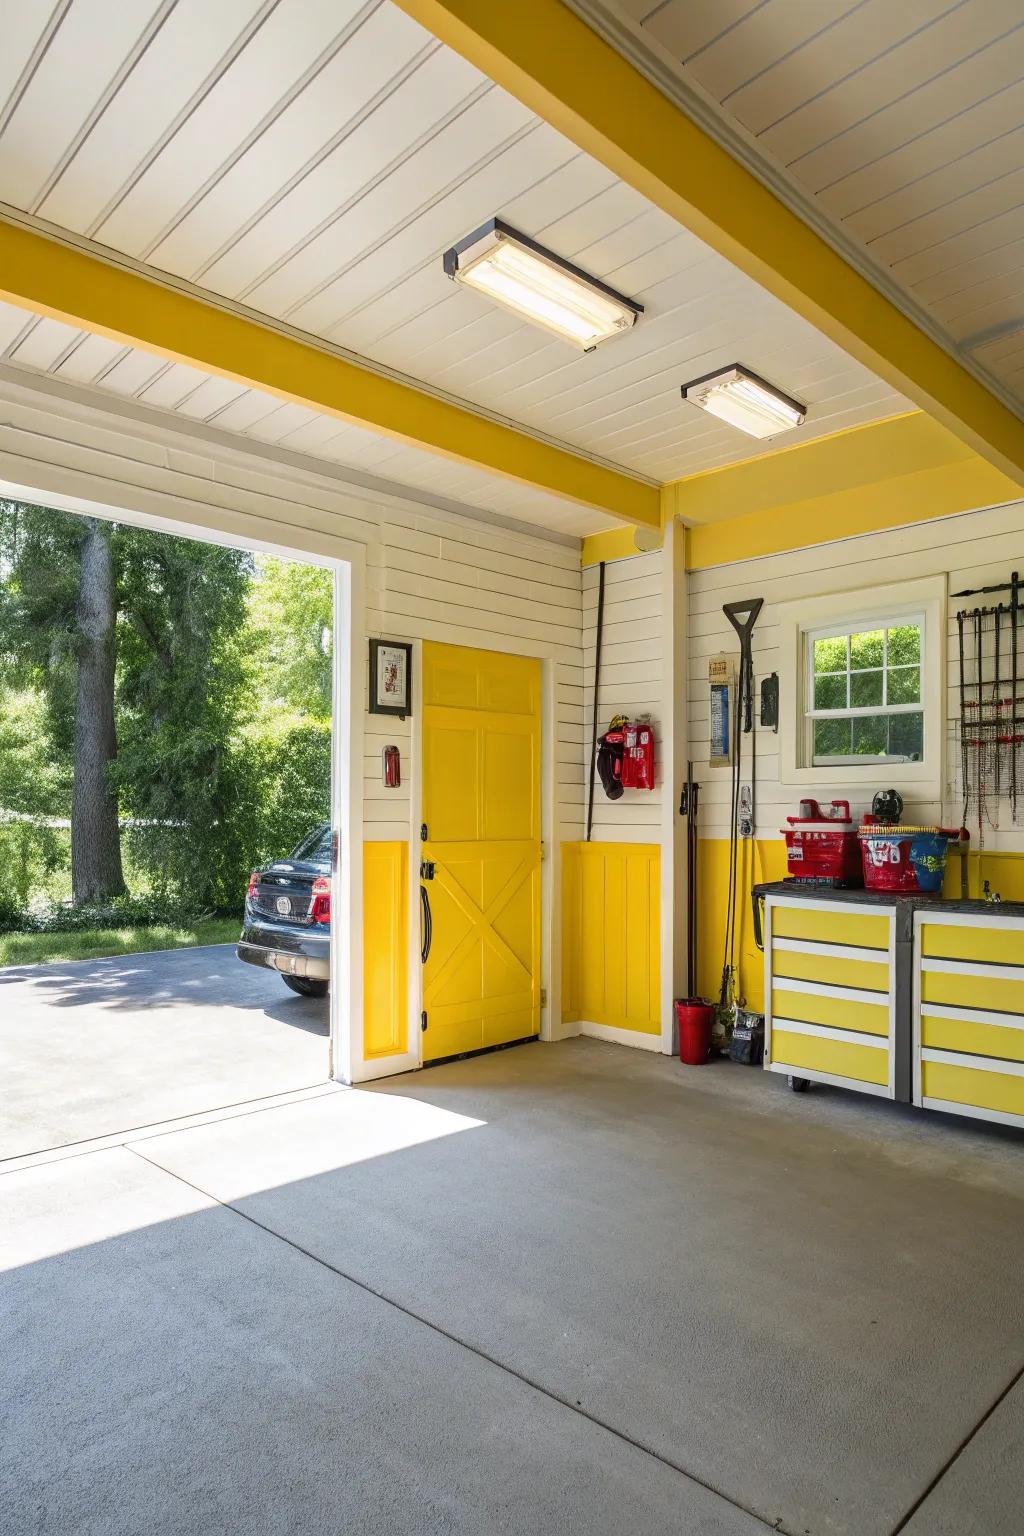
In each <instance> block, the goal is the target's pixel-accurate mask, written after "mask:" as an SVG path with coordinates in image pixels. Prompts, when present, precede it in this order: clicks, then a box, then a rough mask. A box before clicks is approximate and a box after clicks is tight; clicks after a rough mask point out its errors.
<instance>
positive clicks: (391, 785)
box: [384, 747, 402, 789]
mask: <svg viewBox="0 0 1024 1536" xmlns="http://www.w3.org/2000/svg"><path fill="white" fill-rule="evenodd" d="M401 782H402V760H401V758H400V756H399V753H398V748H397V747H385V748H384V788H385V789H397V788H398V786H399V785H400V784H401Z"/></svg>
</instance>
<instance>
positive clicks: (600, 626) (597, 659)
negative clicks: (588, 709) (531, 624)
mask: <svg viewBox="0 0 1024 1536" xmlns="http://www.w3.org/2000/svg"><path fill="white" fill-rule="evenodd" d="M603 638H604V561H603V560H602V561H601V564H600V565H599V566H598V568H597V639H596V642H595V644H594V723H593V730H592V731H591V733H590V792H589V794H588V795H587V842H588V843H589V842H590V835H591V833H592V831H593V829H594V773H595V772H596V769H597V690H598V689H599V688H600V686H601V641H602V640H603Z"/></svg>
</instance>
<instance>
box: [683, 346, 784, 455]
mask: <svg viewBox="0 0 1024 1536" xmlns="http://www.w3.org/2000/svg"><path fill="white" fill-rule="evenodd" d="M680 393H681V394H682V397H683V399H684V400H686V401H688V402H689V404H691V405H696V406H698V407H699V408H700V409H701V410H702V411H707V412H708V413H709V414H710V415H712V416H717V417H718V419H719V420H720V421H725V422H727V423H728V424H729V426H732V427H738V428H739V430H740V431H741V432H747V433H749V434H750V436H751V437H760V438H765V437H775V436H776V435H777V434H778V433H779V432H790V431H792V429H793V428H794V427H799V426H801V425H802V424H803V423H804V422H805V421H806V419H807V407H806V405H803V404H802V403H801V402H800V401H799V400H794V399H793V396H792V395H787V394H786V393H785V391H784V390H781V389H779V388H778V386H777V385H775V384H769V383H768V380H767V379H762V378H761V376H760V374H757V373H754V371H753V369H751V368H747V367H745V366H744V365H743V363H730V364H729V365H728V366H727V367H725V368H716V369H714V371H713V372H712V373H704V374H701V376H700V378H699V379H691V380H690V382H689V383H688V384H684V385H683V386H682V388H681V390H680Z"/></svg>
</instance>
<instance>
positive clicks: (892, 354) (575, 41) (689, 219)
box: [397, 0, 1024, 484]
mask: <svg viewBox="0 0 1024 1536" xmlns="http://www.w3.org/2000/svg"><path fill="white" fill-rule="evenodd" d="M397 3H398V4H399V5H400V6H401V8H402V9H403V10H404V11H407V12H408V13H409V15H410V16H413V17H415V19H416V20H417V21H419V22H420V23H422V25H423V26H425V27H426V28H428V30H429V31H431V32H433V33H434V34H435V36H437V37H439V38H441V39H442V41H444V42H445V43H447V44H449V46H450V47H452V48H454V49H456V51H457V52H459V53H461V54H463V55H464V57H466V58H467V59H469V60H470V61H471V62H472V63H473V64H475V65H476V66H477V68H478V69H480V70H482V71H483V72H484V74H486V75H488V76H490V78H491V79H492V80H494V81H496V82H497V83H498V84H499V85H501V86H503V87H504V88H505V89H506V90H508V91H510V92H511V94H512V95H513V96H516V97H518V98H519V100H520V101H522V102H524V103H525V104H526V105H527V106H528V107H530V108H531V109H532V110H533V111H534V112H536V113H537V114H538V116H540V117H542V118H544V119H545V120H546V121H547V122H549V123H550V124H551V125H552V126H553V127H554V128H557V129H558V130H559V131H560V132H561V133H563V134H565V136H566V137H567V138H569V139H571V140H572V141H573V143H575V144H577V145H578V146H579V147H580V148H581V149H582V150H584V151H586V152H587V153H588V154H590V155H593V156H594V158H595V159H597V160H599V161H601V162H602V164H604V165H606V166H608V168H609V169H610V170H612V171H613V172H614V173H615V174H616V175H617V176H619V177H621V179H622V180H623V181H625V182H627V183H629V185H631V186H633V187H635V188H636V189H637V191H639V192H641V193H643V195H644V196H645V197H647V198H649V199H650V201H651V202H652V203H655V204H656V205H657V206H658V207H660V208H662V209H664V210H665V212H667V213H669V214H671V215H672V217H673V218H675V219H677V220H678V221H679V222H680V223H681V224H683V225H685V226H686V228H688V229H690V230H692V231H693V233H694V234H696V235H697V236H699V238H700V239H702V240H704V241H705V242H706V243H707V244H708V245H709V246H711V247H712V248H713V249H714V250H716V251H719V252H720V253H721V254H722V255H723V256H725V257H727V258H728V260H729V261H731V262H732V263H733V264H734V265H735V266H737V267H739V268H740V269H741V270H742V271H743V272H746V273H747V274H748V275H749V276H750V277H752V278H754V279H755V280H756V281H757V282H758V283H760V284H761V285H762V286H763V287H764V288H766V289H767V290H768V291H769V292H770V293H773V294H774V295H775V296H776V297H777V298H779V299H782V300H783V301H784V302H785V303H786V304H788V305H789V306H790V308H792V309H794V310H795V311H796V312H797V313H798V314H800V315H802V316H803V317H804V318H805V319H806V320H809V321H810V322H811V323H812V324H813V325H815V326H817V328H818V329H819V330H820V331H822V332H823V333H824V334H825V335H826V336H828V337H829V338H830V339H831V340H832V341H834V342H836V343H837V344H838V345H839V346H841V347H843V348H844V349H845V350H846V351H847V352H849V353H850V354H851V355H852V356H853V357H855V358H857V359H858V360H859V361H860V362H861V363H863V364H864V365H865V366H866V367H868V368H870V369H871V370H872V371H873V372H875V373H877V374H878V375H879V376H880V377H881V378H883V379H885V380H886V381H887V382H888V383H889V384H891V385H892V386H893V387H894V388H896V389H898V390H899V391H900V392H901V393H902V394H905V395H906V396H908V398H909V399H911V400H912V401H913V402H914V404H915V405H916V406H919V407H920V408H921V409H922V410H925V411H927V412H929V414H930V415H932V416H934V417H935V419H936V420H937V421H939V422H941V423H942V424H943V425H944V426H946V427H948V428H949V430H950V431H951V432H953V433H955V434H956V435H957V436H958V437H960V438H961V439H962V440H963V441H964V442H965V443H967V445H968V446H969V447H970V448H972V449H973V450H974V451H975V452H976V453H978V454H980V455H981V456H982V457H983V458H985V459H987V460H989V462H990V463H992V464H994V465H995V466H996V468H997V469H999V470H1001V471H1002V472H1003V473H1004V474H1007V475H1010V476H1012V477H1014V478H1015V479H1016V480H1017V482H1018V483H1019V484H1024V423H1022V422H1021V421H1020V420H1019V418H1018V417H1016V416H1015V415H1014V414H1013V413H1012V412H1011V411H1010V410H1008V409H1007V408H1006V407H1005V406H1004V405H1002V404H1001V403H1000V402H999V401H998V400H997V399H996V398H995V396H994V395H992V394H991V393H990V392H989V391H988V390H987V389H985V387H984V386H983V385H982V384H980V383H979V382H978V381H977V380H976V379H975V378H974V377H973V376H972V375H971V374H969V373H968V372H967V371H966V369H964V368H963V367H961V365H960V364H959V363H958V362H957V361H956V360H955V359H954V358H953V357H951V356H950V355H949V353H947V352H945V351H944V350H943V348H942V347H940V346H939V345H938V344H937V343H936V342H934V341H932V340H931V339H930V338H929V337H927V336H926V335H925V334H924V332H923V331H921V330H919V329H918V327H917V326H916V325H915V324H914V323H913V321H911V320H909V319H908V318H907V317H906V316H905V315H904V314H903V313H902V312H901V311H900V310H899V309H897V308H896V306H895V305H894V304H892V303H890V301H889V300H888V299H886V298H885V297H884V296H883V295H882V294H881V293H879V291H878V290H877V289H876V288H875V287H873V286H872V284H871V283H869V282H868V281H867V279H866V278H863V277H861V276H860V274H859V273H858V272H856V271H854V269H853V268H852V267H851V266H850V265H849V264H848V263H847V262H846V261H844V259H843V258H842V257H841V256H840V255H839V254H838V253H837V252H836V251H834V250H833V249H832V247H831V246H829V245H828V244H827V243H826V242H825V241H824V240H822V239H821V237H820V236H819V235H817V234H815V233H814V231H813V230H812V229H811V228H810V226H809V225H807V224H805V223H804V222H803V220H802V219H800V218H799V217H798V216H797V215H796V214H795V213H793V212H792V211H791V210H790V209H789V208H787V207H786V206H785V205H784V204H783V203H782V202H781V201H780V200H779V199H778V198H777V197H776V196H775V195H774V193H772V192H770V191H769V190H768V188H767V187H765V186H764V185H763V184H762V183H761V182H760V181H758V180H757V178H756V177H755V176H753V175H752V174H751V173H750V172H749V171H748V170H746V169H745V168H744V167H743V166H742V165H740V163H739V162H738V161H737V160H734V159H733V158H732V156H731V155H729V154H728V153H727V151H726V150H724V149H722V148H721V146H720V145H718V144H716V143H715V142H714V140H713V139H711V138H710V137H709V136H708V135H707V134H706V133H705V132H704V131H703V130H702V129H701V128H699V127H698V126H697V125H696V124H695V123H693V122H692V121H691V120H690V119H689V118H688V117H686V116H685V114H684V113H683V112H681V111H680V110H679V108H678V107H676V106H674V105H673V104H672V102H670V101H669V100H668V98H667V97H666V96H663V95H662V94H661V92H660V91H659V90H657V88H656V87H655V86H654V85H652V84H651V83H650V81H648V80H646V79H645V78H644V76H643V75H642V74H641V73H640V72H639V70H637V69H636V68H634V66H633V65H632V64H630V63H629V62H628V60H626V59H625V58H623V57H622V55H621V54H619V53H617V52H616V50H615V49H614V48H612V47H611V46H610V44H608V43H606V42H605V41H604V40H603V39H602V38H601V37H599V36H598V34H597V33H596V32H594V31H593V30H592V29H591V28H590V27H588V26H587V25H586V23H585V22H583V21H582V20H581V19H580V18H579V17H578V16H577V15H575V13H574V12H572V11H571V10H569V8H568V7H567V6H566V5H563V4H562V3H561V0H515V3H514V4H511V3H508V4H502V3H497V0H397ZM501 211H502V210H501V209H500V208H495V209H494V212H495V213H498V214H500V213H501ZM730 361H732V359H730ZM680 382H683V381H682V380H681V381H680ZM780 382H781V383H782V384H783V385H784V384H785V380H781V381H780Z"/></svg>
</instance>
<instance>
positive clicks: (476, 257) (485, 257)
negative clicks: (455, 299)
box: [444, 219, 644, 352]
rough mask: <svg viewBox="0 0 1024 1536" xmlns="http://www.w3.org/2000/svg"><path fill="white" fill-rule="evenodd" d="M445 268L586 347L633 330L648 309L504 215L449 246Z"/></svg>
mask: <svg viewBox="0 0 1024 1536" xmlns="http://www.w3.org/2000/svg"><path fill="white" fill-rule="evenodd" d="M444 270H445V271H446V272H447V274H448V276H449V277H450V278H452V280H453V281H454V282H459V283H465V284H466V286H467V287H469V288H476V289H477V290H478V292H480V293H483V294H486V295H487V297H488V298H489V299H493V300H494V302H495V303H496V304H500V305H502V307H503V308H505V309H510V310H511V311H512V312H513V314H516V315H521V316H523V317H524V319H526V320H531V321H532V322H533V324H534V325H540V326H543V328H544V329H545V330H546V331H551V332H553V333H554V335H556V336H561V337H562V338H563V340H565V341H571V342H573V343H574V345H576V346H577V347H582V348H583V350H584V352H591V351H593V349H594V348H595V347H596V346H597V344H598V342H601V341H607V340H608V338H609V337H610V336H618V335H619V333H620V332H621V331H628V330H629V329H630V327H631V326H632V325H634V324H635V323H636V317H637V315H642V314H643V312H644V311H643V305H642V304H634V302H633V300H632V299H627V298H626V297H625V296H624V295H623V294H621V293H616V292H615V289H614V288H609V287H608V286H607V284H606V283H602V282H599V281H598V279H597V278H596V277H589V276H588V275H587V273H586V272H581V271H580V269H579V267H574V266H573V265H572V264H571V262H568V261H563V260H562V258H561V257H560V256H556V255H555V254H554V252H553V251H548V250H546V249H545V248H544V246H542V245H538V244H537V242H536V241H535V240H531V239H529V238H528V236H526V235H521V234H519V233H518V231H516V230H514V229H511V228H510V227H509V225H507V224H503V223H502V221H501V220H500V219H488V221H487V223H486V224H482V225H481V226H480V228H479V229H475V230H474V231H473V233H472V234H471V235H467V236H466V238H465V239H464V240H460V241H459V243H458V244H457V245H453V246H452V248H451V250H449V251H445V253H444Z"/></svg>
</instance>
